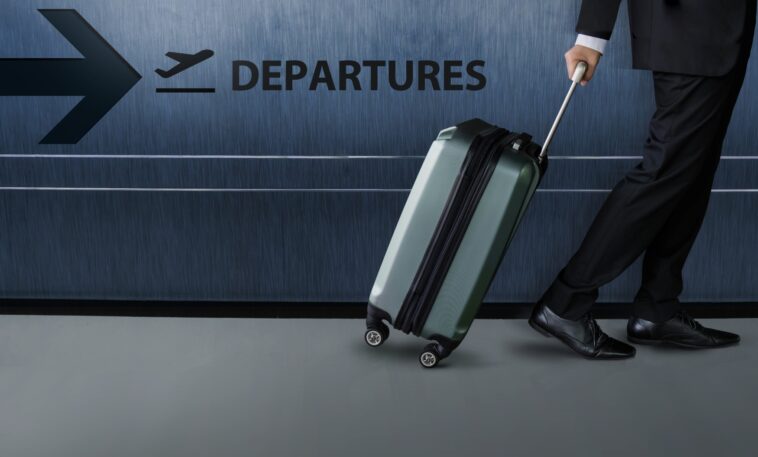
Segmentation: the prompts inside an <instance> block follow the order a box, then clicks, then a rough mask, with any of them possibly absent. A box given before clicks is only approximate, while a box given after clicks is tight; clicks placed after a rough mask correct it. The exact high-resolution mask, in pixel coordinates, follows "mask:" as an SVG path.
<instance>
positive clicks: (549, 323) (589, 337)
mask: <svg viewBox="0 0 758 457" xmlns="http://www.w3.org/2000/svg"><path fill="white" fill-rule="evenodd" d="M529 325H531V326H532V328H534V329H535V330H537V331H538V332H540V333H541V334H543V335H545V336H554V337H556V338H558V339H559V340H561V341H563V342H564V343H565V344H566V346H568V347H570V348H571V349H573V350H574V351H575V352H577V353H578V354H580V355H582V356H584V357H587V358H588V359H626V358H629V357H634V353H635V352H636V351H635V349H634V347H633V346H629V345H628V344H626V343H622V342H621V341H619V340H615V339H613V338H611V337H610V336H608V335H606V334H605V332H603V331H602V330H600V327H599V326H598V325H597V322H595V319H593V318H592V315H591V314H589V313H588V314H586V315H585V316H584V317H582V318H581V319H579V320H578V321H572V320H569V319H563V318H562V317H560V316H558V315H557V314H555V313H554V312H552V311H551V310H550V308H548V307H547V306H545V305H543V304H542V303H538V304H537V306H535V307H534V311H532V316H531V317H530V318H529Z"/></svg>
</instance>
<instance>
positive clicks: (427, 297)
mask: <svg viewBox="0 0 758 457" xmlns="http://www.w3.org/2000/svg"><path fill="white" fill-rule="evenodd" d="M519 137H520V135H519V134H514V133H509V132H508V131H507V130H505V129H502V128H495V127H493V128H492V129H488V130H486V131H484V132H482V133H480V134H479V135H477V137H476V138H475V139H474V141H473V142H472V144H471V146H470V148H469V150H468V152H467V154H466V158H465V159H464V162H463V164H462V165H461V171H460V172H459V174H458V176H457V177H456V180H455V183H454V184H453V188H452V190H451V191H450V194H449V195H448V199H447V202H446V203H445V208H444V210H443V213H442V216H441V217H440V220H439V221H438V223H437V226H436V228H435V231H434V235H433V236H432V240H431V242H430V243H429V246H427V249H426V252H425V253H424V257H423V259H422V261H421V265H420V266H419V269H418V271H417V272H416V276H415V277H414V280H413V283H412V285H411V288H410V289H409V291H408V293H407V294H406V297H405V300H404V301H403V305H402V307H401V308H400V311H399V312H398V315H397V319H396V320H395V322H394V327H395V328H397V329H398V330H401V331H403V332H405V333H410V332H413V334H415V335H419V334H420V333H421V330H422V329H423V327H424V323H425V322H426V319H427V317H428V316H429V313H430V312H431V308H432V305H433V304H434V301H435V300H436V298H437V294H438V293H439V291H440V288H441V287H442V283H443V281H444V279H445V276H446V275H447V272H448V270H449V269H450V265H451V264H452V262H453V259H454V258H455V254H456V253H457V251H458V247H459V246H460V244H461V241H462V240H463V236H464V234H465V233H466V229H467V227H468V225H469V223H470V222H471V218H472V217H473V215H474V210H475V209H476V207H477V205H478V204H479V201H480V200H481V197H482V194H483V193H484V189H485V188H486V187H487V184H488V183H489V180H490V178H491V177H492V173H493V172H494V169H495V166H496V165H497V162H498V160H499V159H500V156H501V154H502V153H503V151H504V150H505V149H506V148H509V147H510V144H511V143H512V142H513V141H514V140H516V139H517V138H519ZM525 139H526V138H525ZM526 140H527V141H528V139H526Z"/></svg>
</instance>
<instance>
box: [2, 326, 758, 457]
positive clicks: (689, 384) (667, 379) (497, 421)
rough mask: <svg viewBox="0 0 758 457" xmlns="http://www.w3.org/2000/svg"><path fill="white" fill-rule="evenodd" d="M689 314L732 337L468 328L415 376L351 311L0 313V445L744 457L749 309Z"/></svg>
mask: <svg viewBox="0 0 758 457" xmlns="http://www.w3.org/2000/svg"><path fill="white" fill-rule="evenodd" d="M705 322H707V323H710V324H714V325H718V326H719V327H722V328H725V329H729V330H734V331H737V332H739V333H741V334H742V335H743V343H742V344H741V345H740V346H737V347H734V348H729V349H722V350H712V351H701V352H695V351H678V350H667V349H654V348H639V351H638V353H637V358H635V359H633V360H629V361H621V362H593V361H586V360H583V359H580V358H577V357H575V356H573V355H572V354H570V353H568V352H567V351H566V350H564V349H563V348H562V347H559V346H558V345H557V344H556V343H555V341H554V340H549V339H545V338H543V337H541V336H539V335H537V334H536V333H534V332H533V331H532V330H531V329H529V328H528V327H527V326H526V324H525V322H524V321H478V322H476V323H475V324H474V327H473V328H472V332H471V333H470V335H469V337H468V338H467V340H466V342H465V344H464V345H463V346H461V347H460V348H459V349H458V351H457V352H456V353H455V354H454V355H453V357H451V358H450V359H448V360H447V361H445V363H444V365H443V366H440V367H439V368H437V369H435V370H423V369H421V368H420V366H419V365H418V362H417V361H416V356H417V354H418V351H419V349H420V348H421V347H422V346H423V344H422V342H421V341H419V340H416V339H414V338H411V337H408V336H405V335H401V334H399V333H397V332H394V333H393V334H392V336H391V337H390V340H389V341H388V342H387V344H386V345H385V346H383V347H381V348H378V349H372V348H369V347H368V346H366V345H365V344H364V343H363V342H362V333H363V324H362V322H361V321H358V320H263V319H261V320H255V319H167V318H124V317H107V318H106V317H27V316H0V455H1V456H4V457H25V456H34V457H46V456H50V457H53V456H54V457H65V456H72V457H73V456H76V457H87V456H93V457H95V456H97V457H102V456H108V457H117V456H129V457H136V456H139V457H151V456H156V457H170V456H182V457H188V456H213V457H216V456H219V457H221V456H256V457H258V456H260V457H275V456H288V457H289V456H291V457H300V456H329V457H336V456H351V457H354V456H401V455H402V456H404V455H417V456H418V455H427V456H435V457H439V456H447V455H454V454H464V453H465V454H466V455H472V456H474V455H475V456H486V455H503V456H509V457H510V456H543V455H544V456H548V455H561V456H570V455H587V456H641V455H642V456H659V455H660V456H678V455H684V454H685V453H687V455H689V456H700V455H702V456H711V455H727V454H728V455H730V456H755V455H757V454H756V452H758V451H756V449H758V408H757V407H758V404H757V403H758V402H757V401H756V400H757V399H758V394H757V393H756V389H758V363H756V362H758V320H720V321H705ZM601 325H602V326H603V327H604V328H605V329H606V330H607V331H608V332H609V333H611V334H613V335H621V334H622V331H623V328H624V322H623V321H604V322H601Z"/></svg>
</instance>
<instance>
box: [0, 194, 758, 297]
mask: <svg viewBox="0 0 758 457" xmlns="http://www.w3.org/2000/svg"><path fill="white" fill-rule="evenodd" d="M405 197H406V194H405V193H404V192H383V193H381V192H372V193H366V192H280V193H267V192H217V193H210V192H190V193H187V192H93V191H86V192H80V191H66V192H49V191H32V192H29V191H6V192H3V193H1V194H0V217H1V218H2V220H4V221H12V223H10V224H7V226H6V227H5V228H4V236H3V237H2V238H1V239H0V265H3V274H2V275H0V295H2V296H6V297H29V298H40V297H48V298H52V297H55V298H118V299H156V298H164V299H179V300H183V299H196V300H197V299H199V300H206V299H207V300H232V299H233V300H285V301H311V300H315V301H330V300H345V301H358V300H365V299H367V297H368V292H369V290H370V288H371V284H372V283H373V280H374V276H375V274H376V271H377V270H378V268H379V264H380V262H381V260H382V256H383V254H384V249H385V248H386V246H387V243H388V242H389V238H390V236H391V235H392V230H393V228H394V222H395V220H396V219H397V217H398V216H399V215H400V210H401V209H402V205H403V202H404V200H405ZM602 198H603V194H595V193H588V194H579V193H539V194H537V196H536V198H535V200H534V202H533V205H532V206H531V207H530V208H529V210H528V212H527V214H526V216H525V219H524V222H523V225H522V226H521V227H520V229H519V231H518V233H517V235H516V238H515V239H514V240H513V244H512V246H511V249H510V250H509V252H508V254H507V255H506V257H505V259H504V261H503V264H502V266H501V268H500V270H499V272H498V275H497V277H496V279H495V281H494V283H493V288H492V290H491V291H490V294H489V295H488V300H490V301H519V302H523V301H531V300H535V299H536V298H538V296H539V294H540V293H541V292H542V290H543V289H544V287H546V286H547V285H548V284H549V283H550V281H551V280H552V278H553V276H554V275H555V274H556V273H557V271H558V269H560V267H561V264H562V263H563V262H565V261H566V260H567V259H568V258H569V257H570V256H571V254H572V253H573V250H574V249H575V248H576V247H577V246H578V244H579V242H580V241H581V237H582V236H583V233H584V230H585V229H586V228H587V226H588V224H589V222H590V221H591V219H592V216H593V215H594V212H595V211H596V210H597V208H598V207H599V205H600V203H601V202H602ZM756 212H758V193H752V194H750V193H740V194H714V196H713V204H712V208H711V212H710V214H709V215H708V218H707V220H706V222H705V226H704V228H703V231H702V234H701V236H700V238H699V240H698V242H697V244H696V245H695V248H694V251H693V255H692V257H691V258H690V261H689V263H688V264H687V267H686V279H685V281H686V283H687V291H686V293H685V295H684V296H683V298H684V299H686V300H715V301H719V300H725V301H731V300H736V301H749V300H753V299H754V298H755V297H756V296H758V295H757V294H758V285H756V281H755V277H756V270H755V262H754V256H755V252H757V251H758V233H757V232H756V231H755V230H754V228H753V227H751V226H749V225H746V224H735V223H734V216H733V215H734V214H755V213H756ZM545 221H550V223H548V224H546V223H545ZM727 238H728V241H725V239H727ZM638 274H639V273H638V269H637V268H636V267H635V268H632V269H630V271H629V272H628V273H626V274H625V275H624V276H622V277H621V278H619V280H617V281H616V282H614V283H613V284H611V285H610V286H609V287H607V288H606V289H604V291H603V294H602V296H601V299H603V300H608V301H619V300H620V301H624V300H629V299H630V298H631V296H632V295H633V293H634V291H635V288H636V285H637V281H638Z"/></svg>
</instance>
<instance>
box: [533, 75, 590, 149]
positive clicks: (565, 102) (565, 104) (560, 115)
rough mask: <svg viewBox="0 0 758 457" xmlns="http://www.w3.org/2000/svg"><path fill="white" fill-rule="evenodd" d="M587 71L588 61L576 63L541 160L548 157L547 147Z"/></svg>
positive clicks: (543, 147) (543, 146)
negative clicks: (569, 85)
mask: <svg viewBox="0 0 758 457" xmlns="http://www.w3.org/2000/svg"><path fill="white" fill-rule="evenodd" d="M586 71H587V63H586V62H579V63H578V64H577V65H576V69H575V70H574V76H572V77H571V87H569V91H568V93H567V94H566V98H564V99H563V104H562V105H561V109H560V110H558V116H556V117H555V121H553V126H552V127H550V132H548V134H547V138H545V144H543V145H542V151H541V152H540V162H542V161H543V160H545V157H547V148H548V147H550V143H552V141H553V137H554V136H555V131H556V130H558V125H559V124H560V123H561V119H563V114H564V113H565V112H566V108H567V107H568V104H569V102H570V101H571V97H572V96H573V95H574V91H575V90H576V86H577V84H579V83H580V82H582V79H584V73H585V72H586Z"/></svg>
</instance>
